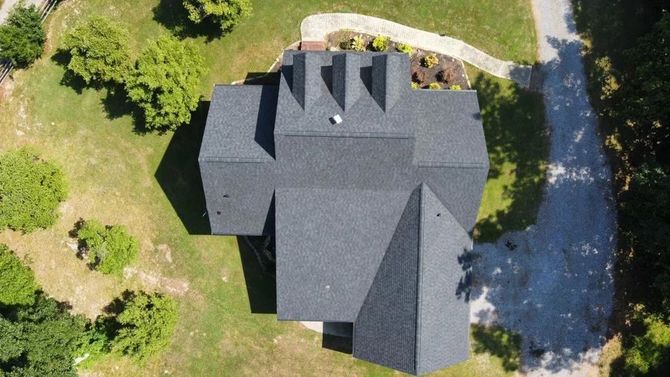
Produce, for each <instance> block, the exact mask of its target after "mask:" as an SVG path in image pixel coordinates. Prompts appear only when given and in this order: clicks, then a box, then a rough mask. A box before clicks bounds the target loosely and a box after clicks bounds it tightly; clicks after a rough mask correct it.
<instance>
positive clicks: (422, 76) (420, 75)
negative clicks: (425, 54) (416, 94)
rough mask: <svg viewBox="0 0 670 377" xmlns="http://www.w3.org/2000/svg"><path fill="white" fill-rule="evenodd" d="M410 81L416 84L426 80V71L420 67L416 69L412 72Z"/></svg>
mask: <svg viewBox="0 0 670 377" xmlns="http://www.w3.org/2000/svg"><path fill="white" fill-rule="evenodd" d="M412 81H414V82H416V83H417V84H419V85H421V84H423V83H424V82H426V72H425V71H424V70H422V69H417V70H415V71H414V72H412Z"/></svg>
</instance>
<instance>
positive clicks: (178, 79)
mask: <svg viewBox="0 0 670 377" xmlns="http://www.w3.org/2000/svg"><path fill="white" fill-rule="evenodd" d="M203 64H204V59H203V58H202V56H201V55H200V54H199V53H198V52H197V50H196V49H195V48H194V47H193V46H192V45H191V44H190V43H187V42H180V41H179V40H177V39H176V38H174V37H169V36H163V37H160V38H158V39H157V40H155V41H151V42H149V45H148V46H147V47H146V48H145V49H144V51H143V52H142V55H141V56H140V58H139V60H138V61H137V69H136V70H135V72H134V73H133V74H132V75H131V76H130V77H129V79H128V82H127V83H126V89H127V91H128V97H130V99H131V100H132V101H133V102H135V103H136V104H137V105H138V106H139V107H140V108H141V109H142V110H143V112H144V117H145V120H146V127H147V128H148V129H152V130H174V129H176V128H177V127H178V126H180V125H181V124H184V123H187V122H189V121H190V120H191V111H193V110H195V109H196V107H197V106H198V100H199V96H198V84H199V83H200V77H201V75H202V74H203V72H204V69H203Z"/></svg>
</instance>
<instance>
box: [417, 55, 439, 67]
mask: <svg viewBox="0 0 670 377" xmlns="http://www.w3.org/2000/svg"><path fill="white" fill-rule="evenodd" d="M439 63H440V60H439V59H438V58H437V55H435V54H429V55H426V56H424V57H423V59H421V64H423V66H424V67H426V68H433V67H434V66H436V65H437V64H439Z"/></svg>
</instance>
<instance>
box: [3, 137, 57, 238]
mask: <svg viewBox="0 0 670 377" xmlns="http://www.w3.org/2000/svg"><path fill="white" fill-rule="evenodd" d="M65 196H66V190H65V180H64V179H63V174H62V173H61V171H60V170H59V169H58V168H57V167H56V166H54V165H52V164H50V163H48V162H45V161H42V160H40V159H39V158H38V157H37V156H36V155H34V154H33V153H31V152H29V151H27V150H25V149H19V150H16V151H12V152H7V153H5V154H3V155H0V230H2V229H4V228H11V229H14V230H21V231H23V232H32V231H33V230H35V229H37V228H46V227H48V226H50V225H52V224H54V223H55V222H56V219H57V218H58V213H57V211H56V210H57V208H58V204H59V203H60V202H61V201H63V200H65Z"/></svg>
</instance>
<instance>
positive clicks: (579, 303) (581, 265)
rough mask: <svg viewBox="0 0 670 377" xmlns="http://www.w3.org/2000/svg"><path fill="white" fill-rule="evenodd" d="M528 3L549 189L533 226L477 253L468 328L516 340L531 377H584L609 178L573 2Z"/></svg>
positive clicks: (595, 322)
mask: <svg viewBox="0 0 670 377" xmlns="http://www.w3.org/2000/svg"><path fill="white" fill-rule="evenodd" d="M532 3H533V7H534V10H535V22H536V25H537V31H538V44H539V46H538V48H539V55H540V60H541V62H542V64H543V66H542V73H543V76H544V83H543V89H542V90H543V93H544V99H545V105H546V119H547V123H548V126H549V128H550V132H551V136H550V138H551V140H550V145H551V147H550V156H549V168H548V173H547V185H546V187H545V189H544V197H543V201H542V204H541V205H540V209H539V213H538V218H537V224H535V225H533V226H532V227H530V228H529V229H527V230H526V231H524V232H515V233H510V234H506V235H503V236H502V237H501V239H500V240H498V242H497V243H496V244H482V245H476V246H475V252H476V254H475V255H476V256H478V258H477V259H476V262H475V263H474V266H473V277H474V279H473V281H474V283H473V285H474V286H473V292H472V295H471V300H472V301H471V303H472V305H471V308H472V309H471V318H472V321H473V322H475V323H498V324H500V325H502V326H503V327H505V328H508V329H511V330H513V331H516V332H518V333H520V334H521V335H522V339H523V346H522V368H523V371H524V372H526V373H528V374H529V375H537V376H553V375H561V376H563V375H564V376H568V375H574V376H582V375H590V374H591V373H593V372H594V369H595V366H594V363H595V362H596V361H597V358H598V356H599V354H600V349H601V346H602V344H603V342H604V339H605V334H606V331H607V321H608V318H609V315H610V313H611V310H612V299H613V292H614V283H613V277H612V265H613V262H614V250H615V247H616V233H615V218H616V214H615V207H614V201H613V199H612V182H611V172H610V169H609V166H608V164H607V161H606V159H605V156H604V152H603V148H602V146H601V139H600V137H599V135H598V134H597V132H596V119H595V116H594V113H593V109H592V107H591V105H590V104H589V101H588V97H587V93H586V88H585V83H586V79H585V75H584V67H583V63H582V60H581V55H580V49H581V42H580V40H579V38H578V36H577V35H576V31H575V25H574V21H573V14H572V9H571V7H570V2H569V0H532Z"/></svg>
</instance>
